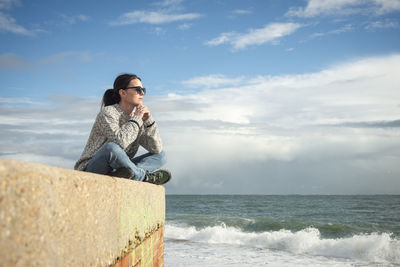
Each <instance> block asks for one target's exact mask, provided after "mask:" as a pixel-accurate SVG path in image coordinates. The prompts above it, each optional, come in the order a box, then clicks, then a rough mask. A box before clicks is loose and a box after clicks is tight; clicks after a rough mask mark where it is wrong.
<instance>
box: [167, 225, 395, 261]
mask: <svg viewBox="0 0 400 267" xmlns="http://www.w3.org/2000/svg"><path fill="white" fill-rule="evenodd" d="M165 238H166V239H167V240H168V239H172V240H188V241H194V242H202V243H209V244H230V245H241V246H247V247H255V248H265V249H276V250H282V251H288V252H291V253H296V254H307V255H315V256H327V257H333V258H345V259H356V260H363V261H368V262H381V263H392V264H400V240H398V239H395V238H392V237H391V235H390V234H388V233H382V234H378V233H372V234H363V235H354V236H352V237H348V238H338V239H323V238H321V236H320V232H319V231H318V229H316V228H307V229H304V230H301V231H298V232H291V231H288V230H280V231H270V232H261V233H255V232H253V233H248V232H243V231H241V230H240V229H239V228H235V227H226V226H225V225H221V226H213V227H206V228H203V229H199V230H197V229H196V228H195V227H187V226H182V225H171V224H167V225H166V228H165Z"/></svg>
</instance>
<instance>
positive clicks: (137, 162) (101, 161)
mask: <svg viewBox="0 0 400 267" xmlns="http://www.w3.org/2000/svg"><path fill="white" fill-rule="evenodd" d="M165 162H166V157H165V152H164V151H161V153H159V154H154V153H146V154H143V155H141V156H138V157H135V158H132V159H130V158H129V157H128V155H127V154H126V152H125V151H124V150H123V149H122V148H121V147H120V146H119V145H118V144H116V143H114V142H109V143H105V144H104V145H103V146H102V147H101V148H100V149H99V150H98V151H97V152H96V154H94V156H93V157H92V159H91V160H90V161H89V163H88V165H87V166H86V169H85V171H87V172H94V173H99V174H108V173H110V172H111V171H113V170H117V169H119V168H122V167H125V168H129V169H131V170H132V172H133V174H134V175H135V176H134V177H133V179H134V180H137V181H143V180H144V177H145V175H146V173H148V172H152V171H155V170H157V169H159V168H160V167H161V166H162V165H164V164H165Z"/></svg>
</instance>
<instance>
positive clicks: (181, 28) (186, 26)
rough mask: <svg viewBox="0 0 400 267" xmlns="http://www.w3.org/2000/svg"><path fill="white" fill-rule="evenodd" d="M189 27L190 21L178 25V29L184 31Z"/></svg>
mask: <svg viewBox="0 0 400 267" xmlns="http://www.w3.org/2000/svg"><path fill="white" fill-rule="evenodd" d="M191 27H192V24H190V23H183V24H181V25H179V26H178V30H182V31H184V30H187V29H190V28H191Z"/></svg>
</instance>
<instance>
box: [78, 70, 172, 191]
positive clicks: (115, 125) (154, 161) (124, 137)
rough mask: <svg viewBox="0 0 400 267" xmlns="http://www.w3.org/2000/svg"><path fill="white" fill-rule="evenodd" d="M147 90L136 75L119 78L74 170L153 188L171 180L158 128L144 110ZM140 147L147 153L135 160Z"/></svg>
mask: <svg viewBox="0 0 400 267" xmlns="http://www.w3.org/2000/svg"><path fill="white" fill-rule="evenodd" d="M145 93H146V89H145V88H143V86H142V80H141V79H140V78H139V77H138V76H136V75H135V74H122V75H119V76H118V77H117V78H116V79H115V81H114V88H113V89H108V90H107V91H106V92H105V93H104V96H103V105H102V108H101V110H100V112H99V114H98V115H97V117H96V121H95V122H94V125H93V127H92V131H91V133H90V136H89V140H88V142H87V144H86V146H85V149H84V150H83V152H82V155H81V158H80V159H79V160H78V161H77V162H76V164H75V167H74V168H75V170H81V171H87V172H94V173H99V174H107V175H111V176H117V177H123V178H129V179H133V180H137V181H144V182H149V183H153V184H165V183H166V182H168V181H169V180H170V179H171V174H170V173H169V172H168V171H166V170H157V169H159V168H160V167H161V166H162V165H163V164H164V163H165V153H164V151H162V144H161V138H160V135H159V133H158V127H157V124H156V123H155V121H154V120H153V118H152V116H151V114H150V111H149V109H148V108H147V107H146V106H143V96H144V95H145ZM139 145H140V146H142V147H144V148H145V149H146V150H147V151H149V152H148V153H146V154H144V155H141V156H139V157H134V156H135V154H136V152H137V151H138V148H139Z"/></svg>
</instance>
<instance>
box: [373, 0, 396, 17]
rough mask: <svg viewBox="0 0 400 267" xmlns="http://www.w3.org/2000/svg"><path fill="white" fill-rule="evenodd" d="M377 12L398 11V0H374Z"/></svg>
mask: <svg viewBox="0 0 400 267" xmlns="http://www.w3.org/2000/svg"><path fill="white" fill-rule="evenodd" d="M374 2H375V4H376V6H377V8H378V9H377V11H376V12H377V13H378V14H386V13H390V12H395V11H400V0H374Z"/></svg>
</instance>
